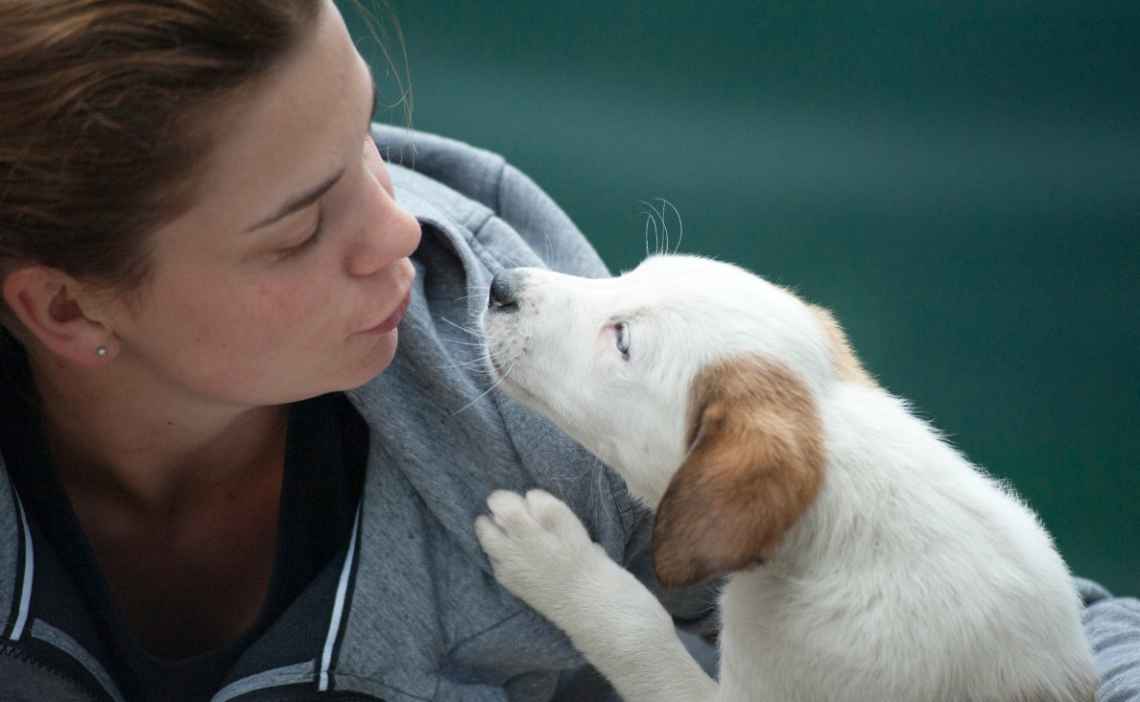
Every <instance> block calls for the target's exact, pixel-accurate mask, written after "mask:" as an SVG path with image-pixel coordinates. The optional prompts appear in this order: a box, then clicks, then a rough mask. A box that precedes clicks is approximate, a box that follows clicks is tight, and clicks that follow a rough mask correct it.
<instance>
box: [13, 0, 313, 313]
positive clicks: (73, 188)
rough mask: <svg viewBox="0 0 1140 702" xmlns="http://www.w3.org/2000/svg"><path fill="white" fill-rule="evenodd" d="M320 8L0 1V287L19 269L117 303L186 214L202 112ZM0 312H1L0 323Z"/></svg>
mask: <svg viewBox="0 0 1140 702" xmlns="http://www.w3.org/2000/svg"><path fill="white" fill-rule="evenodd" d="M321 7H322V2H321V0H2V1H0V278H2V276H3V275H4V274H5V273H6V272H7V271H8V270H10V268H11V266H12V265H13V264H14V263H18V262H25V261H31V262H36V263H40V264H43V265H47V266H51V267H54V268H58V269H60V270H63V271H65V272H67V273H69V274H71V275H74V276H76V277H79V278H81V279H85V280H90V281H93V282H101V283H104V284H108V285H110V286H111V287H112V288H114V289H116V290H120V291H124V290H130V289H132V288H134V287H137V286H138V284H140V283H141V282H142V281H143V280H144V279H145V277H146V273H147V260H148V257H147V250H146V245H145V243H146V235H147V234H148V233H150V232H151V231H153V229H155V228H156V227H157V226H159V225H160V224H162V223H164V222H165V221H169V220H170V219H172V218H173V217H175V216H177V215H178V214H179V213H180V211H182V209H183V208H185V207H186V205H187V204H188V199H189V195H190V190H191V188H192V187H193V180H194V178H193V176H194V175H195V170H194V169H195V166H196V165H197V163H198V162H199V161H200V160H201V159H199V158H198V155H200V154H202V153H206V152H207V151H208V149H209V148H210V146H211V134H210V131H209V129H208V128H203V124H202V123H203V121H204V120H203V118H204V116H205V115H206V114H207V113H208V112H209V111H210V107H211V106H212V105H214V104H216V102H217V101H218V100H219V99H222V98H224V97H225V96H226V95H228V94H230V93H231V92H232V91H234V90H236V89H238V88H239V87H240V86H243V85H245V84H247V83H248V82H249V81H250V80H251V79H253V78H255V77H257V76H258V75H260V74H261V73H263V72H264V71H265V70H266V69H268V68H269V67H270V66H272V65H274V63H275V62H277V61H278V60H280V59H281V57H282V56H283V55H285V54H286V53H287V52H288V51H289V50H290V49H291V48H292V47H294V46H295V45H297V44H298V43H299V42H300V41H301V39H302V38H303V37H304V35H305V32H306V28H307V27H309V26H310V25H311V24H312V22H313V21H314V20H315V18H316V17H317V16H318V14H319V13H320V11H321ZM4 309H5V307H4V306H3V305H2V303H0V312H3V311H4Z"/></svg>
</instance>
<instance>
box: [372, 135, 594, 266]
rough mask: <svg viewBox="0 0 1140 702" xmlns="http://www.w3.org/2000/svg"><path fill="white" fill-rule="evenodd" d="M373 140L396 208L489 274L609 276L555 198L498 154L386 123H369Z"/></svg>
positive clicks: (587, 242)
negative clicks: (534, 270) (453, 239)
mask: <svg viewBox="0 0 1140 702" xmlns="http://www.w3.org/2000/svg"><path fill="white" fill-rule="evenodd" d="M373 138H374V139H375V140H376V143H377V144H378V146H379V147H380V151H381V153H382V154H383V155H384V158H385V160H386V161H387V162H388V164H389V168H390V170H391V172H392V180H393V183H394V184H395V186H396V191H397V198H398V199H400V200H401V204H402V205H403V206H405V207H406V208H408V209H409V210H410V211H411V212H412V214H413V215H415V216H416V217H417V218H419V219H420V220H421V221H423V222H425V223H427V224H431V225H435V226H436V227H437V228H440V229H444V230H448V231H449V233H452V234H453V235H456V234H457V236H458V237H459V241H458V243H461V244H464V245H466V246H470V247H471V248H473V249H474V250H475V252H476V254H477V255H478V256H479V257H480V258H481V259H483V262H484V263H485V264H486V265H487V266H488V268H490V270H491V272H492V273H494V272H497V270H498V269H499V268H502V267H511V266H521V265H531V266H533V265H542V266H546V267H549V268H551V269H554V270H558V271H561V272H565V273H570V274H573V275H581V276H587V277H604V276H608V275H609V271H608V269H607V268H606V266H605V264H604V263H603V262H602V259H601V257H600V256H598V253H597V251H595V249H594V247H593V246H592V245H591V244H590V243H589V241H588V240H587V239H586V237H584V236H583V235H582V233H581V232H580V231H579V230H578V228H577V227H576V226H575V225H574V223H573V221H572V220H571V218H570V217H569V216H568V215H567V214H566V213H565V212H564V211H563V210H562V208H561V207H559V206H558V204H557V203H556V202H555V201H554V200H553V198H551V197H550V195H548V194H547V193H546V192H545V191H544V190H543V189H542V188H540V187H539V186H538V185H537V184H536V183H535V182H534V181H533V180H532V179H531V178H530V177H528V176H527V175H526V174H524V173H523V172H522V171H520V170H519V169H517V168H515V167H514V166H512V165H511V164H510V163H509V162H508V161H507V160H506V159H504V158H503V157H502V156H500V155H499V154H496V153H494V152H491V151H487V150H485V149H481V148H478V147H475V146H472V145H470V144H466V143H464V142H462V141H458V140H455V139H450V138H447V137H443V136H439V135H436V134H429V133H427V132H420V131H415V130H412V129H406V128H402V127H393V126H387V125H374V126H373Z"/></svg>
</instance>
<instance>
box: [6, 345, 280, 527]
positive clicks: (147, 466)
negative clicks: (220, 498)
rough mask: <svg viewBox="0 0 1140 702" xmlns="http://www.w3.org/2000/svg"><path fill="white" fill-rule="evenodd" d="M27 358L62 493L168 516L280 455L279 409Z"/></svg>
mask: <svg viewBox="0 0 1140 702" xmlns="http://www.w3.org/2000/svg"><path fill="white" fill-rule="evenodd" d="M29 360H30V365H31V369H32V375H33V379H34V382H35V385H36V389H37V393H38V395H39V400H40V413H41V421H42V425H43V431H44V434H45V436H46V438H47V440H48V445H49V446H50V447H51V451H52V455H53V459H54V460H55V462H56V465H57V470H58V471H59V478H60V481H61V483H63V485H64V486H65V488H67V491H68V492H69V493H75V492H81V493H83V494H85V495H87V496H91V497H94V496H102V497H103V498H109V499H112V500H113V501H115V502H119V503H120V504H121V505H122V506H124V507H129V508H131V509H132V510H138V511H140V512H166V513H170V512H172V511H176V510H178V509H179V507H182V506H188V505H190V504H193V503H197V502H200V501H202V500H205V501H206V502H208V501H209V495H211V494H213V493H216V492H217V491H218V489H219V488H221V487H223V486H225V485H232V484H240V483H242V482H244V480H245V479H248V478H249V477H250V476H249V475H248V474H249V473H250V472H251V471H255V472H256V471H259V470H261V469H265V468H270V467H274V466H277V465H279V463H280V460H281V458H282V457H283V455H284V439H285V428H286V419H287V415H288V412H287V408H286V407H285V406H265V407H242V406H235V405H225V404H220V403H209V402H205V401H203V400H201V399H200V398H195V397H189V396H187V395H186V394H185V393H183V392H179V391H178V390H176V389H173V388H169V387H164V386H162V385H160V384H158V383H140V382H131V379H130V378H127V377H123V376H116V374H114V373H91V372H89V371H85V370H77V369H73V368H70V367H68V366H65V365H63V364H58V363H52V362H51V361H50V360H49V361H48V362H47V363H43V362H41V360H39V359H36V358H34V357H32V358H30V359H29Z"/></svg>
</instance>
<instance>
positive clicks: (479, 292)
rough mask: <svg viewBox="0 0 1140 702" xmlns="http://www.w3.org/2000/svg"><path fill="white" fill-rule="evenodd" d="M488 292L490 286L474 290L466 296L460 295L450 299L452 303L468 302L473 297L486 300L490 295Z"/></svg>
mask: <svg viewBox="0 0 1140 702" xmlns="http://www.w3.org/2000/svg"><path fill="white" fill-rule="evenodd" d="M490 292H491V286H490V285H484V286H481V287H478V288H476V289H475V290H474V291H473V292H470V293H468V294H466V295H460V296H459V297H457V298H454V299H452V302H468V301H469V300H471V298H473V297H478V298H481V299H484V300H485V299H487V296H488V295H489V294H490Z"/></svg>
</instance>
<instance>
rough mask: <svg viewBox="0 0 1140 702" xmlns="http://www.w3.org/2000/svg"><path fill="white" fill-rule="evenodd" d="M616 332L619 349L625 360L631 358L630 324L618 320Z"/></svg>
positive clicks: (615, 327) (615, 326)
mask: <svg viewBox="0 0 1140 702" xmlns="http://www.w3.org/2000/svg"><path fill="white" fill-rule="evenodd" d="M614 333H615V334H616V336H617V350H618V351H620V352H621V355H622V356H623V357H624V358H625V360H627V361H628V360H629V336H630V334H629V325H628V324H626V323H625V322H618V323H617V324H615V325H614Z"/></svg>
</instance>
